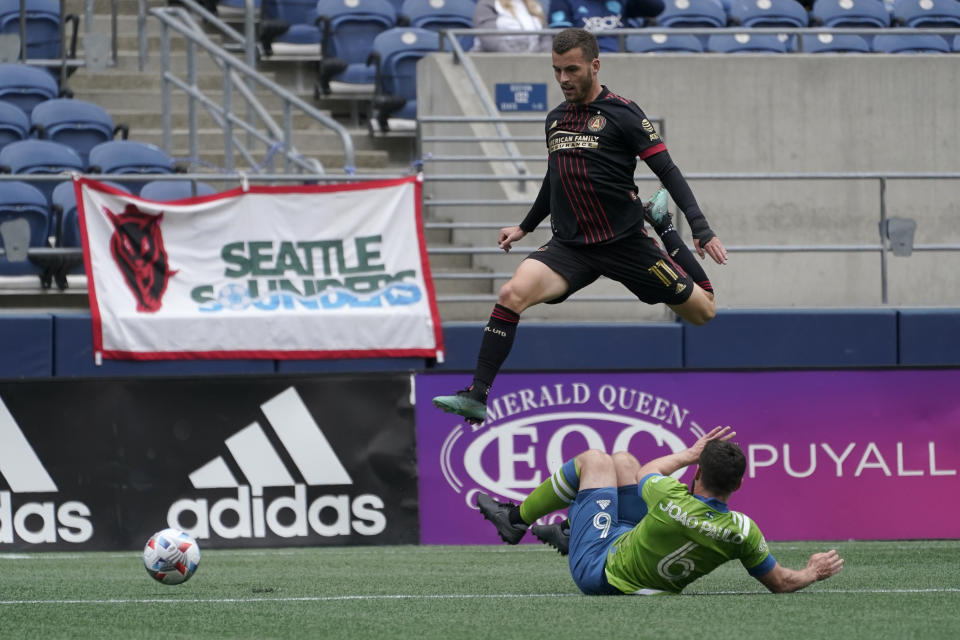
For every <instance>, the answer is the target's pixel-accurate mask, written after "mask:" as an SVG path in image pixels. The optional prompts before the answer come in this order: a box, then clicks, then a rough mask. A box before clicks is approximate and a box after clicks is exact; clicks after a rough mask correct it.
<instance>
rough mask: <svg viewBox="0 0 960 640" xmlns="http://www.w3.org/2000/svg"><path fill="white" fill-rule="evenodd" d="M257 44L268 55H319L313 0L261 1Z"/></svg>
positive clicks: (319, 37)
mask: <svg viewBox="0 0 960 640" xmlns="http://www.w3.org/2000/svg"><path fill="white" fill-rule="evenodd" d="M260 18H261V23H260V44H261V46H262V47H263V52H264V55H267V56H284V55H285V56H312V57H319V56H320V39H321V33H320V29H318V28H317V3H316V0H262V2H261V3H260Z"/></svg>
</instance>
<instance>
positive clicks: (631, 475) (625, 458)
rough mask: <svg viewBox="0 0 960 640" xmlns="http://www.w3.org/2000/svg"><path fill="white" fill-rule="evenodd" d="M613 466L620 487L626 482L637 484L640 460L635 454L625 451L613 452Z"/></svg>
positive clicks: (626, 483)
mask: <svg viewBox="0 0 960 640" xmlns="http://www.w3.org/2000/svg"><path fill="white" fill-rule="evenodd" d="M612 458H613V466H614V468H615V469H616V471H617V486H618V487H622V486H624V485H628V484H637V482H639V481H640V479H639V478H638V477H637V473H639V472H640V467H641V464H640V461H639V460H637V458H636V456H634V455H633V454H632V453H629V452H627V451H617V452H616V453H614V454H613V456H612Z"/></svg>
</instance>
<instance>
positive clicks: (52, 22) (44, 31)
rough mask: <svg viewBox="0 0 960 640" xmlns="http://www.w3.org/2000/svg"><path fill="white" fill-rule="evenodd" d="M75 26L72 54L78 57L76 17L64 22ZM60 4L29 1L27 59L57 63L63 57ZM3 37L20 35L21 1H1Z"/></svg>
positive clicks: (49, 1)
mask: <svg viewBox="0 0 960 640" xmlns="http://www.w3.org/2000/svg"><path fill="white" fill-rule="evenodd" d="M65 19H66V20H68V21H70V22H72V24H73V32H72V33H73V37H72V44H71V53H70V55H69V56H68V57H71V58H73V57H76V46H77V27H78V24H79V20H78V18H77V16H76V15H75V14H68V15H67V16H66V18H65ZM60 20H61V16H60V0H27V2H26V30H27V58H33V59H51V60H52V59H56V58H59V57H60V54H61V51H60V49H61V42H60ZM0 34H16V35H18V36H19V34H20V0H0Z"/></svg>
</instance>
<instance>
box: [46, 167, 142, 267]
mask: <svg viewBox="0 0 960 640" xmlns="http://www.w3.org/2000/svg"><path fill="white" fill-rule="evenodd" d="M103 184H108V185H110V186H111V187H113V188H114V189H117V190H119V191H124V192H126V193H129V192H130V191H129V189H127V187H126V186H124V185H122V184H119V183H117V182H104V183H103ZM50 205H51V206H50V209H51V213H53V218H52V219H51V224H52V225H53V226H54V231H56V227H57V226H58V225H57V221H58V220H59V229H60V233H59V234H58V235H56V238H57V242H56V245H57V246H58V247H79V246H80V245H81V242H80V220H79V216H78V215H77V196H76V192H75V190H74V186H73V181H72V180H71V181H68V182H61V183H60V184H58V185H57V187H56V188H55V189H54V190H53V195H52V196H51V197H50ZM82 272H83V267H82V266H81V267H80V268H79V269H77V270H76V273H82Z"/></svg>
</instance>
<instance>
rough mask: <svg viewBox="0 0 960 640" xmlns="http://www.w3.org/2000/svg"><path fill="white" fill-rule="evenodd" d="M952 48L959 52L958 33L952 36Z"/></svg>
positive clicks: (959, 36)
mask: <svg viewBox="0 0 960 640" xmlns="http://www.w3.org/2000/svg"><path fill="white" fill-rule="evenodd" d="M953 50H954V51H955V52H958V53H960V35H957V36H955V37H954V38H953Z"/></svg>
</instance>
